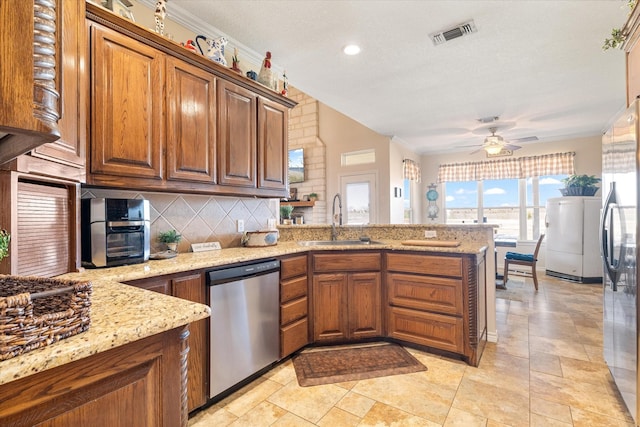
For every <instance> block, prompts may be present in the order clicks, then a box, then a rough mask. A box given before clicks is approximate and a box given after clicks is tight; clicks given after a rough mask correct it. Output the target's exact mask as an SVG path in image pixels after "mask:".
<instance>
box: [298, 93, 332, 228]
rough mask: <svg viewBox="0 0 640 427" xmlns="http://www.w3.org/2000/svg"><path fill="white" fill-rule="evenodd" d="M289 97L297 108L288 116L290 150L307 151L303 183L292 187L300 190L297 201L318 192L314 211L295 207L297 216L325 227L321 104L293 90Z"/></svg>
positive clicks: (325, 201)
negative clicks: (301, 149)
mask: <svg viewBox="0 0 640 427" xmlns="http://www.w3.org/2000/svg"><path fill="white" fill-rule="evenodd" d="M289 97H290V98H291V99H293V100H294V101H296V102H297V103H298V105H297V106H296V107H295V108H293V109H292V110H291V111H290V114H289V149H294V148H303V149H304V170H305V180H304V182H301V183H297V184H293V185H291V188H296V189H297V190H298V198H299V199H300V200H302V197H303V196H304V195H308V194H309V193H317V194H318V200H317V201H316V204H315V206H314V207H313V208H296V209H295V210H294V215H295V214H303V215H304V220H305V223H307V224H323V223H325V222H326V221H325V218H326V217H327V214H326V212H327V188H326V185H327V184H326V154H325V151H326V150H325V145H324V143H323V142H322V141H321V140H320V138H318V101H317V100H316V99H314V98H312V97H310V96H309V95H307V94H305V93H303V92H301V91H299V90H297V89H296V88H291V87H290V90H289Z"/></svg>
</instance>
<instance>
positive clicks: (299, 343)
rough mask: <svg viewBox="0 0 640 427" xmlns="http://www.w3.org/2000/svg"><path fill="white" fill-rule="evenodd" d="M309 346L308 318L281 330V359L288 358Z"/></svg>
mask: <svg viewBox="0 0 640 427" xmlns="http://www.w3.org/2000/svg"><path fill="white" fill-rule="evenodd" d="M307 344H309V322H308V320H307V318H306V317H305V318H304V319H300V320H298V321H297V322H295V323H292V324H290V325H289V326H287V327H284V328H280V357H286V356H288V355H290V354H291V353H293V352H294V351H296V350H298V349H300V348H302V347H304V346H305V345H307Z"/></svg>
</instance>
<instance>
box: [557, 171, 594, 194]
mask: <svg viewBox="0 0 640 427" xmlns="http://www.w3.org/2000/svg"><path fill="white" fill-rule="evenodd" d="M562 182H564V185H565V187H564V188H561V189H560V193H562V195H563V196H594V195H595V194H596V192H597V191H598V188H599V187H598V186H597V185H596V184H598V183H599V182H600V178H596V177H595V176H594V175H575V174H574V175H569V176H568V177H566V178H565V179H563V180H562Z"/></svg>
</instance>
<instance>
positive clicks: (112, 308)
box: [0, 274, 211, 385]
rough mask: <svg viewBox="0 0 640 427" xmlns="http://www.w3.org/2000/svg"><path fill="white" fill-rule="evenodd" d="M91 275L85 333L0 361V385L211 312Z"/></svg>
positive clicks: (69, 276) (178, 325) (162, 330)
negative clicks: (88, 310) (91, 291)
mask: <svg viewBox="0 0 640 427" xmlns="http://www.w3.org/2000/svg"><path fill="white" fill-rule="evenodd" d="M94 276H95V278H92V279H91V281H92V283H93V294H92V296H91V326H90V328H89V330H87V331H85V332H82V333H80V334H78V335H74V336H72V337H69V338H65V339H63V340H60V341H58V342H56V343H53V344H51V345H48V346H45V347H42V348H39V349H36V350H32V351H30V352H27V353H24V354H21V355H19V356H16V357H13V358H11V359H8V360H4V361H1V362H0V385H2V384H6V383H9V382H11V381H14V380H17V379H20V378H23V377H26V376H29V375H32V374H35V373H38V372H42V371H45V370H47V369H51V368H54V367H56V366H60V365H64V364H66V363H69V362H72V361H74V360H77V359H81V358H83V357H87V356H90V355H92V354H95V353H100V352H102V351H106V350H109V349H111V348H114V347H118V346H121V345H125V344H128V343H131V342H134V341H138V340H140V339H142V338H146V337H149V336H151V335H155V334H158V333H161V332H165V331H168V330H171V329H174V328H177V327H180V326H184V325H186V324H188V323H191V322H194V321H196V320H200V319H204V318H206V317H208V316H209V314H210V312H211V311H210V309H209V307H208V306H206V305H203V304H197V303H193V302H190V301H187V300H183V299H179V298H174V297H171V296H168V295H163V294H160V293H157V292H151V291H146V290H144V289H140V288H136V287H134V286H128V285H123V284H122V283H117V282H114V281H112V280H108V279H105V278H102V279H99V278H98V277H99V276H100V275H99V274H96V275H94ZM65 277H67V278H70V279H77V278H78V277H77V276H76V275H75V274H67V275H65Z"/></svg>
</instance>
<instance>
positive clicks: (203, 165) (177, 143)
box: [167, 58, 216, 183]
mask: <svg viewBox="0 0 640 427" xmlns="http://www.w3.org/2000/svg"><path fill="white" fill-rule="evenodd" d="M215 83H216V82H215V78H214V77H213V75H212V74H210V73H207V72H206V71H203V70H201V69H200V68H197V67H194V66H192V65H189V64H187V63H185V62H183V61H180V60H178V59H174V58H168V59H167V108H168V110H167V179H168V180H187V181H201V182H210V183H215V180H216V178H215V173H216V167H215V141H216V126H215V120H216V105H215Z"/></svg>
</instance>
